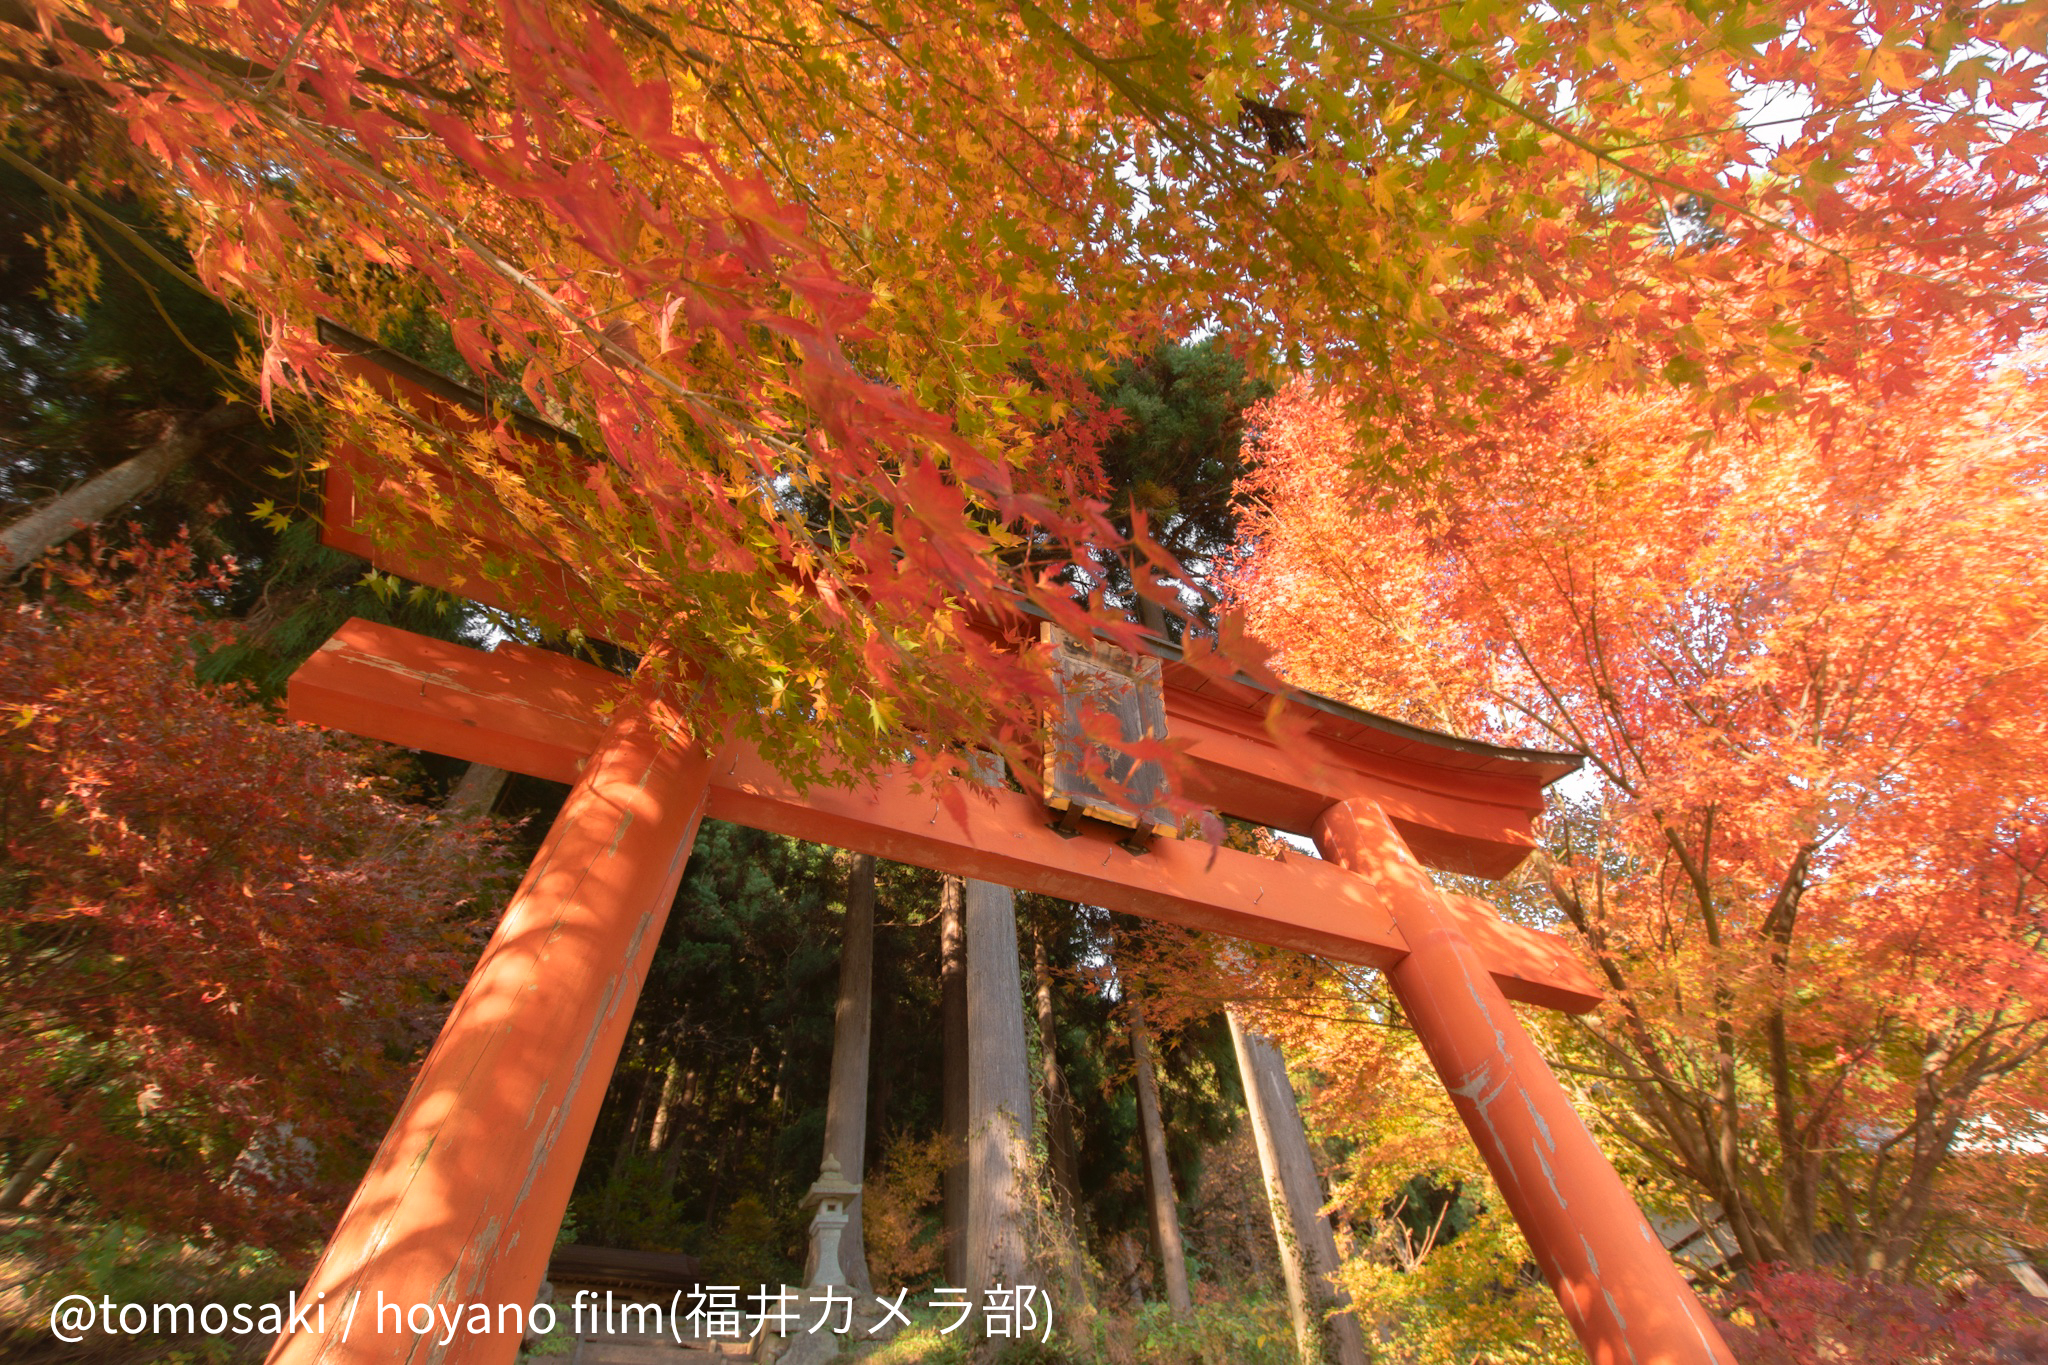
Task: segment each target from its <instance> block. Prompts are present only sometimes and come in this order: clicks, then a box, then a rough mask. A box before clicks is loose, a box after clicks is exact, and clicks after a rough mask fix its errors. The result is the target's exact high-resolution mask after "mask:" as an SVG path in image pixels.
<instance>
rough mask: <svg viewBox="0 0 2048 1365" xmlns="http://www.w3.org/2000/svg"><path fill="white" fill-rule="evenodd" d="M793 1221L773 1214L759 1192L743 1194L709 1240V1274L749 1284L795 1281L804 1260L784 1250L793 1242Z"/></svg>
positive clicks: (706, 1269)
mask: <svg viewBox="0 0 2048 1365" xmlns="http://www.w3.org/2000/svg"><path fill="white" fill-rule="evenodd" d="M791 1221H793V1220H790V1219H777V1218H775V1217H773V1216H771V1215H770V1213H769V1212H768V1209H767V1207H766V1205H765V1204H764V1203H763V1202H762V1200H761V1197H760V1196H759V1195H756V1194H751V1193H749V1194H743V1195H741V1196H740V1197H739V1198H738V1199H735V1200H734V1201H733V1202H732V1207H730V1208H728V1209H727V1210H726V1212H725V1217H724V1219H723V1220H721V1222H720V1223H719V1226H718V1232H717V1233H716V1234H715V1235H714V1236H713V1237H712V1238H711V1239H710V1241H708V1242H707V1243H706V1244H705V1247H704V1275H705V1278H706V1279H707V1280H710V1281H713V1282H716V1283H718V1284H737V1285H741V1286H744V1287H748V1288H751V1287H752V1286H754V1285H761V1284H788V1283H791V1282H793V1281H795V1280H796V1279H797V1278H798V1272H799V1271H800V1270H801V1269H802V1266H801V1263H800V1262H798V1261H797V1260H796V1259H795V1258H793V1257H791V1256H789V1255H788V1254H786V1253H785V1251H784V1248H786V1247H787V1246H788V1245H789V1244H790V1231H791V1229H790V1227H789V1223H790V1222H791Z"/></svg>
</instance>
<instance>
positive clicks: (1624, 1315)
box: [1315, 800, 1734, 1365]
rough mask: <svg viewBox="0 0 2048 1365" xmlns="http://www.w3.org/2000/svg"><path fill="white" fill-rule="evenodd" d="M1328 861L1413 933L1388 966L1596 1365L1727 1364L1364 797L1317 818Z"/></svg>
mask: <svg viewBox="0 0 2048 1365" xmlns="http://www.w3.org/2000/svg"><path fill="white" fill-rule="evenodd" d="M1315 837H1316V846H1317V848H1318V849H1320V850H1321V851H1322V854H1323V856H1324V857H1325V858H1327V859H1329V860H1330V861H1332V862H1335V863H1338V864H1341V865H1342V866H1344V867H1346V868H1349V869H1350V870H1351V871H1353V872H1356V873H1358V874H1359V875H1360V876H1362V877H1364V878H1366V879H1367V880H1368V881H1370V882H1372V883H1373V884H1374V885H1375V886H1376V887H1378V889H1379V891H1380V893H1381V894H1382V895H1383V896H1384V897H1385V898H1386V900H1387V902H1388V905H1389V908H1390V909H1391V910H1392V911H1393V915H1394V922H1395V923H1396V924H1397V925H1399V926H1400V929H1401V933H1402V935H1403V937H1405V938H1406V939H1407V940H1408V956H1406V957H1404V958H1402V959H1401V961H1399V962H1397V963H1395V964H1394V966H1392V967H1391V968H1389V969H1388V970H1387V979H1388V981H1389V982H1390V983H1391V984H1392V985H1393V987H1394V994H1395V996H1396V998H1398V999H1399V1000H1400V1002H1401V1008H1402V1009H1404V1010H1406V1011H1407V1013H1408V1017H1409V1020H1410V1021H1411V1022H1412V1023H1413V1024H1414V1026H1415V1034H1416V1036H1417V1037H1418V1038H1420V1039H1421V1040H1422V1045H1423V1048H1424V1049H1425V1050H1426V1051H1427V1052H1428V1053H1429V1060H1430V1062H1431V1064H1432V1065H1434V1066H1435V1067H1436V1073H1437V1075H1438V1076H1439V1077H1440V1078H1442V1080H1443V1083H1444V1088H1445V1089H1446V1090H1448V1091H1449V1092H1450V1095H1451V1100H1452V1102H1453V1103H1454V1104H1456V1105H1457V1107H1458V1115H1459V1117H1460V1118H1462V1119H1463V1120H1464V1121H1465V1128H1466V1130H1467V1131H1468V1132H1469V1133H1471V1135H1472V1141H1473V1144H1474V1145H1475V1146H1477V1147H1478V1148H1479V1152H1480V1155H1481V1156H1483V1157H1484V1158H1485V1159H1486V1166H1487V1169H1488V1170H1489V1171H1491V1172H1492V1173H1493V1179H1494V1183H1495V1184H1497V1185H1499V1186H1500V1191H1501V1194H1502V1196H1503V1197H1505V1198H1506V1200H1507V1201H1508V1208H1509V1209H1510V1210H1511V1211H1512V1212H1513V1213H1514V1215H1515V1222H1516V1223H1517V1224H1518V1225H1519V1226H1520V1227H1521V1229H1522V1235H1523V1236H1524V1237H1526V1238H1528V1241H1529V1247H1530V1250H1532V1251H1534V1252H1535V1253H1536V1260H1537V1263H1538V1264H1539V1265H1541V1266H1542V1267H1543V1274H1544V1276H1545V1277H1546V1278H1547V1279H1548V1280H1549V1281H1550V1287H1551V1289H1552V1291H1553V1292H1555V1293H1556V1295H1557V1300H1558V1304H1559V1306H1561V1307H1562V1308H1563V1309H1564V1311H1565V1316H1566V1317H1567V1318H1569V1319H1570V1321H1571V1325H1572V1330H1573V1331H1574V1332H1575V1333H1576V1334H1577V1335H1578V1338H1579V1341H1580V1342H1581V1344H1583V1345H1584V1346H1585V1348H1586V1354H1587V1356H1588V1357H1589V1358H1590V1360H1591V1361H1592V1365H1624V1362H1628V1363H1629V1365H1637V1363H1640V1365H1651V1362H1674V1363H1675V1362H1685V1363H1686V1365H1734V1357H1733V1356H1731V1355H1729V1353H1728V1348H1727V1346H1726V1345H1725V1344H1723V1342H1722V1340H1721V1334H1720V1332H1719V1330H1718V1329H1717V1328H1716V1327H1715V1326H1714V1322H1713V1319H1712V1318H1710V1317H1708V1316H1707V1312H1706V1310H1705V1309H1704V1308H1703V1307H1701V1306H1700V1301H1699V1299H1698V1298H1697V1297H1696V1296H1695V1295H1694V1294H1693V1292H1692V1288H1691V1286H1689V1285H1688V1284H1686V1282H1685V1279H1684V1277H1683V1276H1681V1275H1680V1274H1679V1273H1678V1268H1677V1267H1676V1266H1675V1265H1673V1264H1672V1261H1671V1255H1670V1253H1669V1252H1667V1251H1665V1249H1664V1244H1663V1242H1662V1241H1661V1240H1659V1239H1658V1237H1657V1235H1656V1233H1654V1232H1652V1231H1651V1230H1650V1225H1649V1223H1648V1222H1646V1221H1645V1220H1644V1218H1643V1214H1642V1210H1640V1209H1639V1208H1637V1207H1636V1202H1635V1200H1634V1199H1633V1198H1632V1197H1631V1196H1630V1195H1629V1192H1628V1189H1627V1187H1626V1186H1624V1185H1623V1184H1622V1183H1621V1177H1620V1176H1619V1175H1617V1174H1616V1173H1615V1170H1614V1167H1613V1166H1612V1165H1610V1164H1609V1163H1608V1161H1607V1157H1606V1155H1605V1154H1604V1153H1603V1152H1601V1150H1600V1148H1599V1146H1598V1145H1597V1144H1595V1143H1594V1141H1593V1135H1592V1134H1591V1133H1589V1132H1587V1131H1586V1125H1585V1123H1584V1122H1583V1121H1582V1120H1581V1119H1580V1118H1579V1115H1578V1111H1577V1110H1576V1109H1575V1108H1573V1107H1572V1102H1571V1097H1570V1096H1568V1095H1566V1094H1565V1091H1564V1087H1563V1086H1561V1085H1559V1084H1558V1081H1557V1077H1556V1076H1555V1075H1554V1074H1552V1072H1551V1070H1550V1067H1549V1064H1548V1063H1546V1062H1545V1061H1544V1059H1543V1054H1542V1053H1541V1052H1539V1051H1538V1050H1537V1048H1536V1044H1535V1042H1534V1041H1533V1040H1532V1039H1531V1038H1530V1037H1529V1034H1528V1031H1527V1030H1525V1029H1524V1028H1523V1027H1522V1022H1521V1020H1519V1019H1517V1018H1516V1017H1515V1011H1514V1007H1513V1006H1511V1005H1510V1004H1508V1000H1507V997H1506V996H1504V995H1502V994H1501V991H1500V987H1499V986H1497V985H1495V984H1494V981H1493V978H1492V977H1491V976H1490V975H1489V974H1488V973H1487V971H1486V968H1485V967H1484V965H1483V964H1482V963H1481V962H1480V960H1479V956H1478V954H1476V953H1475V952H1473V950H1472V946H1471V944H1469V943H1468V942H1467V941H1466V939H1465V936H1464V934H1463V933H1462V932H1460V931H1459V929H1458V927H1457V925H1456V923H1455V922H1454V921H1453V920H1452V919H1451V916H1450V914H1449V908H1448V907H1447V906H1446V905H1445V903H1444V900H1443V893H1442V892H1441V891H1439V890H1438V889H1437V886H1436V883H1435V882H1434V881H1432V880H1431V879H1430V876H1429V873H1428V872H1427V871H1426V870H1425V869H1424V868H1423V866H1422V865H1421V864H1420V863H1419V862H1417V861H1416V860H1415V855H1414V854H1413V853H1412V852H1410V851H1409V849H1408V846H1407V844H1406V843H1405V842H1404V841H1403V840H1402V838H1401V836H1400V834H1399V833H1398V832H1397V831H1396V830H1395V829H1394V827H1393V826H1392V825H1391V824H1389V823H1388V821H1387V817H1386V815H1385V814H1384V813H1383V812H1382V811H1381V810H1380V808H1379V807H1378V806H1377V805H1375V804H1374V803H1373V802H1371V801H1365V800H1357V801H1342V802H1339V803H1337V804H1336V805H1334V806H1332V807H1330V808H1329V809H1328V810H1327V811H1325V812H1324V813H1323V816H1322V818H1321V819H1320V820H1319V821H1317V822H1316V829H1315Z"/></svg>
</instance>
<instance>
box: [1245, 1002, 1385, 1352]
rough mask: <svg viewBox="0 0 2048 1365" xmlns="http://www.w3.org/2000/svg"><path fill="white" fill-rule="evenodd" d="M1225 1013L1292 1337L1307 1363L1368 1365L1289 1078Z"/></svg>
mask: <svg viewBox="0 0 2048 1365" xmlns="http://www.w3.org/2000/svg"><path fill="white" fill-rule="evenodd" d="M1227 1017H1228V1018H1229V1021H1230V1041H1231V1044H1232V1045H1233V1046H1234V1047H1235V1049H1236V1051H1237V1068H1238V1072H1239V1074H1240V1075H1241V1076H1242V1077H1243V1079H1244V1099H1245V1108H1246V1109H1247V1110H1248V1111H1249V1114H1250V1118H1251V1124H1252V1137H1253V1139H1254V1140H1255V1141H1256V1142H1257V1144H1258V1148H1259V1168H1260V1170H1261V1171H1262V1172H1264V1174H1265V1177H1266V1198H1267V1201H1268V1203H1269V1204H1270V1205H1271V1207H1272V1210H1273V1235H1274V1238H1275V1239H1276V1240H1277V1241H1278V1242H1279V1244H1280V1269H1281V1272H1282V1273H1283V1274H1284V1275H1285V1276H1286V1279H1287V1307H1288V1310H1289V1312H1290V1313H1291V1314H1292V1315H1293V1318H1294V1339H1295V1343H1296V1345H1297V1346H1298V1347H1299V1348H1300V1351H1301V1358H1302V1360H1303V1361H1305V1362H1309V1365H1321V1363H1322V1362H1323V1361H1326V1360H1329V1361H1334V1362H1336V1365H1366V1360H1367V1355H1366V1349H1365V1333H1364V1332H1363V1330H1362V1329H1361V1328H1360V1327H1359V1323H1358V1319H1357V1317H1356V1316H1354V1315H1353V1314H1352V1313H1351V1312H1350V1311H1349V1300H1348V1299H1347V1298H1345V1296H1344V1294H1343V1291H1341V1290H1339V1289H1338V1288H1337V1287H1336V1285H1335V1283H1334V1282H1333V1281H1332V1279H1331V1277H1332V1275H1333V1274H1334V1273H1335V1271H1336V1269H1337V1239H1336V1237H1335V1235H1333V1234H1332V1233H1331V1231H1330V1223H1329V1220H1328V1219H1326V1218H1324V1217H1323V1182H1322V1178H1321V1177H1320V1176H1319V1175H1317V1174H1316V1166H1315V1159H1314V1157H1313V1156H1312V1155H1311V1154H1310V1152H1309V1146H1308V1130H1307V1129H1306V1128H1305V1127H1303V1126H1302V1122H1301V1109H1300V1106H1299V1105H1298V1104H1297V1103H1296V1102H1295V1098H1294V1087H1293V1086H1292V1085H1290V1084H1289V1083H1288V1080H1287V1062H1286V1059H1285V1058H1283V1057H1282V1056H1281V1055H1280V1049H1279V1048H1277V1047H1275V1046H1273V1044H1272V1042H1271V1041H1269V1040H1268V1039H1265V1038H1262V1037H1260V1036H1259V1035H1258V1034H1256V1033H1252V1032H1250V1031H1249V1030H1247V1029H1246V1028H1245V1026H1244V1024H1243V1023H1242V1022H1240V1021H1239V1019H1238V1017H1237V1012H1236V1011H1235V1010H1231V1011H1228V1012H1227ZM1332 1309H1343V1310H1344V1311H1341V1312H1335V1313H1333V1312H1332V1311H1331V1310H1332Z"/></svg>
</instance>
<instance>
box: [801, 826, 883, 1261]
mask: <svg viewBox="0 0 2048 1365" xmlns="http://www.w3.org/2000/svg"><path fill="white" fill-rule="evenodd" d="M874 988H875V860H874V858H873V856H872V855H870V854H866V853H857V854H854V855H853V856H852V859H851V862H850V865H849V867H848V869H847V877H846V926H845V932H844V935H843V937H842V938H841V940H840V946H839V1003H838V1005H837V1007H836V1008H835V1009H834V1010H833V1012H832V1086H831V1089H830V1090H829V1091H828V1092H827V1093H826V1097H825V1155H826V1156H830V1157H834V1158H837V1160H838V1162H839V1169H840V1171H841V1173H842V1174H843V1175H844V1178H845V1179H847V1180H853V1181H858V1180H859V1179H861V1173H862V1172H863V1171H864V1170H865V1169H866V1168H867V1137H868V1038H869V1018H870V1014H871V1011H872V1010H873V1006H874ZM860 1202H861V1201H860V1196H859V1195H855V1196H854V1197H853V1199H852V1201H851V1202H850V1203H848V1205H847V1208H846V1213H847V1218H846V1229H845V1231H844V1232H842V1233H841V1234H840V1236H839V1268H840V1270H841V1271H842V1272H844V1274H845V1277H846V1283H847V1284H849V1285H851V1286H853V1288H854V1291H855V1292H856V1293H859V1294H861V1295H867V1294H871V1293H873V1292H874V1290H873V1288H872V1286H871V1285H870V1284H869V1281H868V1254H867V1247H866V1246H865V1245H864V1243H863V1242H862V1239H861V1224H860ZM817 1269H818V1267H817V1264H816V1261H815V1259H811V1260H807V1261H806V1263H805V1265H804V1283H805V1284H810V1283H812V1282H813V1277H814V1276H815V1275H816V1273H817Z"/></svg>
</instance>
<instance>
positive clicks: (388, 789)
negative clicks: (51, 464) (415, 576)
mask: <svg viewBox="0 0 2048 1365" xmlns="http://www.w3.org/2000/svg"><path fill="white" fill-rule="evenodd" d="M37 577H38V579H39V580H41V581H40V582H39V583H38V584H37V588H38V591H37V592H36V593H35V594H33V595H31V594H30V593H28V592H27V591H26V590H24V589H23V588H22V587H19V586H15V587H10V588H8V589H7V590H6V593H5V596H4V598H0V603H4V610H0V981H4V982H5V988H4V990H0V1074H4V1075H5V1076H6V1077H7V1085H6V1100H5V1102H4V1104H0V1140H4V1141H5V1142H7V1144H8V1145H9V1146H10V1148H12V1149H13V1155H14V1160H15V1163H16V1164H17V1165H18V1164H19V1163H20V1162H21V1161H22V1160H23V1159H24V1156H25V1154H26V1153H28V1152H29V1151H32V1150H36V1149H38V1148H42V1147H45V1146H47V1145H49V1144H56V1145H59V1146H62V1147H65V1148H68V1150H69V1151H70V1153H71V1155H70V1156H69V1157H68V1158H67V1162H68V1163H69V1165H70V1167H71V1169H72V1170H73V1171H74V1173H75V1174H76V1175H77V1176H78V1177H79V1178H78V1179H77V1180H76V1181H74V1182H73V1185H74V1187H75V1188H79V1189H83V1190H85V1191H87V1193H86V1194H85V1195H84V1196H83V1197H84V1198H86V1199H87V1200H88V1201H89V1202H90V1205H91V1207H92V1208H93V1209H94V1210H95V1212H96V1213H97V1214H98V1215H99V1216H100V1217H102V1218H104V1219H106V1220H109V1221H113V1220H118V1219H127V1220H130V1221H132V1222H135V1223H137V1224H141V1225H143V1226H147V1227H152V1228H155V1229H158V1230H161V1231H164V1232H169V1233H173V1234H177V1235H182V1236H187V1237H190V1236H193V1235H194V1234H195V1233H196V1232H197V1231H198V1230H201V1229H210V1230H211V1235H212V1236H214V1237H218V1238H221V1239H225V1240H226V1241H227V1242H229V1243H233V1242H237V1241H247V1242H253V1243H256V1244H259V1245H269V1246H278V1247H285V1248H291V1249H296V1248H297V1247H298V1246H300V1245H301V1244H302V1243H303V1241H304V1239H305V1238H306V1237H308V1236H309V1235H311V1234H313V1233H315V1232H316V1231H318V1230H319V1229H321V1228H323V1227H324V1226H325V1224H326V1222H327V1220H328V1219H329V1218H331V1217H332V1214H333V1211H334V1208H335V1206H336V1204H337V1202H338V1201H339V1199H340V1198H341V1197H342V1196H344V1195H345V1194H346V1192H347V1189H348V1187H349V1185H350V1184H351V1183H352V1182H353V1180H354V1179H355V1178H356V1176H357V1175H359V1174H360V1169H361V1165H362V1163H363V1162H364V1161H365V1160H366V1159H367V1156H368V1152H369V1150H370V1147H371V1146H372V1145H373V1144H374V1142H375V1141H376V1139H377V1137H378V1136H379V1134H380V1133H381V1132H382V1130H383V1127H384V1124H385V1123H386V1122H387V1121H388V1118H389V1114H390V1111H391V1109H392V1108H393V1107H394V1106H395V1105H396V1103H397V1100H398V1097H399V1093H400V1091H401V1090H402V1089H403V1086H404V1085H405V1083H406V1081H407V1079H408V1077H409V1076H410V1074H411V1069H412V1064H413V1063H414V1061H415V1060H416V1059H417V1057H418V1055H419V1053H420V1052H421V1051H422V1050H423V1049H424V1047H425V1046H426V1044H427V1043H428V1042H429V1041H430V1040H431V1038H432V1036H433V1033H434V1030H435V1029H436V1028H437V1027H438V1025H439V1022H440V1015H441V1012H442V1010H443V1009H444V1007H445V1002H446V999H447V998H448V994H449V993H450V992H452V990H453V989H454V987H455V986H456V985H457V984H458V983H459V981H460V979H461V975H462V973H463V971H464V970H465V969H466V967H467V965H468V961H469V958H470V957H471V956H472V955H473V954H474V952H475V949H476V947H477V944H478V941H479V939H480V937H481V934H482V933H483V932H485V931H487V930H488V927H489V926H488V920H487V916H486V915H485V914H484V912H485V911H487V910H488V909H489V908H490V906H489V904H488V902H489V901H490V900H491V898H492V897H493V896H494V895H495V894H501V892H502V890H503V888H502V886H501V883H502V880H503V876H502V873H503V863H502V861H501V859H500V857H499V854H498V849H497V844H498V836H497V834H496V833H495V831H494V827H492V826H490V825H489V824H488V822H483V821H479V820H476V819H460V818H453V817H447V816H443V815H440V814H437V813H435V812H432V811H429V810H426V809H423V808H421V807H418V806H413V805H408V804H406V803H405V802H403V801H401V800H399V799H397V797H398V796H399V795H400V793H399V791H398V790H397V789H396V785H395V783H394V782H393V781H392V780H391V779H390V778H389V777H380V776H378V775H376V774H375V773H372V772H366V771H365V769H364V766H363V765H364V762H365V760H366V758H367V757H368V756H369V755H368V751H367V746H364V745H361V744H359V743H355V742H348V741H337V740H334V739H331V738H328V737H325V736H322V735H319V734H317V733H315V732H313V731H310V730H307V729H304V728H300V727H286V726H283V725H280V724H278V723H277V722H276V721H275V719H274V718H273V717H272V716H271V715H269V714H268V713H267V712H266V710H265V709H264V708H263V707H261V706H260V705H257V704H256V703H254V702H253V701H252V700H251V699H250V698H249V696H248V695H247V692H246V688H245V686H243V685H236V686H226V687H207V686H202V685H200V684H199V683H198V682H197V681H196V679H195V677H194V664H195V660H196V658H197V653H198V651H199V650H200V649H201V648H202V647H205V646H208V645H218V644H219V643H220V641H221V639H222V638H223V637H224V636H225V634H226V633H227V630H228V627H227V625H226V624H225V623H222V622H218V621H209V620H208V618H207V616H206V613H205V611H204V605H203V603H204V599H205V598H206V597H208V596H211V595H218V594H219V593H220V592H222V591H223V590H224V589H225V588H226V586H227V585H226V581H225V577H224V576H223V575H222V574H220V573H197V574H195V573H193V572H192V571H191V566H190V560H189V555H188V554H187V553H186V551H185V550H184V549H183V547H182V546H175V545H174V546H172V547H169V548H165V549H155V548H151V547H148V546H146V545H143V546H138V547H136V548H134V549H132V550H126V551H122V552H120V553H119V554H110V553H107V552H96V553H95V554H94V555H93V556H90V557H88V556H86V555H83V554H74V555H72V556H70V557H68V558H65V559H61V560H52V561H45V568H44V570H43V571H42V572H41V573H40V574H38V575H37ZM224 755H233V756H234V760H233V761H232V762H223V761H221V760H222V757H223V756H224Z"/></svg>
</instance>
